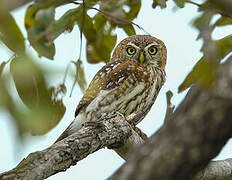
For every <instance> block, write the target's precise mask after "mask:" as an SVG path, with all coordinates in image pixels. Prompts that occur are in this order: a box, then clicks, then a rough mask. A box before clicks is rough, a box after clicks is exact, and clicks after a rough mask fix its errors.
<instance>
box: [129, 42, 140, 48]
mask: <svg viewBox="0 0 232 180" xmlns="http://www.w3.org/2000/svg"><path fill="white" fill-rule="evenodd" d="M128 45H129V46H133V47H134V48H135V49H139V47H138V46H136V45H135V44H133V43H132V42H129V43H128V44H127V46H128Z"/></svg>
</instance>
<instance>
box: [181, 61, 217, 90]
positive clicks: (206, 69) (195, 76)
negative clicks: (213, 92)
mask: <svg viewBox="0 0 232 180" xmlns="http://www.w3.org/2000/svg"><path fill="white" fill-rule="evenodd" d="M217 70H218V64H217V63H216V62H214V61H210V60H206V59H204V57H203V58H201V59H200V60H199V61H198V62H197V64H196V65H195V66H194V68H193V70H192V71H191V72H190V73H189V74H188V76H187V77H186V78H185V80H184V82H182V83H181V85H180V86H179V88H178V93H180V92H182V91H184V90H186V89H187V88H189V87H190V86H191V85H192V84H194V83H198V84H199V85H200V86H201V87H202V88H204V89H209V88H211V86H212V84H213V82H214V80H215V79H216V77H217Z"/></svg>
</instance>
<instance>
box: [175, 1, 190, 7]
mask: <svg viewBox="0 0 232 180" xmlns="http://www.w3.org/2000/svg"><path fill="white" fill-rule="evenodd" d="M186 1H187V0H174V2H175V3H176V5H177V6H178V7H179V8H183V7H184V5H185V3H186Z"/></svg>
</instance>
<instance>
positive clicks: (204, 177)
mask: <svg viewBox="0 0 232 180" xmlns="http://www.w3.org/2000/svg"><path fill="white" fill-rule="evenodd" d="M231 177H232V159H226V160H221V161H212V162H210V163H209V165H208V166H207V167H206V168H205V169H204V170H202V171H200V172H199V173H198V174H197V176H196V177H195V178H193V180H212V179H215V180H231Z"/></svg>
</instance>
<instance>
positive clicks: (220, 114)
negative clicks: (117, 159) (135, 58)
mask: <svg viewBox="0 0 232 180" xmlns="http://www.w3.org/2000/svg"><path fill="white" fill-rule="evenodd" d="M231 111H232V57H230V59H229V60H228V61H227V62H226V63H225V64H223V65H220V68H219V77H218V80H217V81H216V83H215V84H214V86H213V88H212V90H211V91H206V90H205V91H204V90H201V89H200V88H198V87H196V86H195V87H192V88H191V89H190V91H189V92H188V94H187V96H186V98H185V99H184V101H183V102H182V103H181V104H180V105H179V107H178V108H177V110H176V111H175V112H174V114H173V115H172V116H171V117H170V119H169V120H168V122H167V124H166V125H165V126H163V127H161V128H160V129H159V130H158V132H156V133H155V134H154V135H153V136H152V137H151V138H150V139H148V141H146V142H145V144H144V145H143V146H141V147H139V148H138V149H137V151H136V152H134V153H132V154H131V155H130V157H129V160H128V161H127V162H126V163H125V164H124V165H123V166H122V167H121V168H120V169H119V170H118V171H117V172H116V173H115V174H114V175H113V176H112V177H111V178H110V179H111V180H118V179H120V180H127V179H133V180H136V179H138V180H139V179H143V180H147V179H162V180H173V179H178V180H186V179H191V178H192V177H193V176H194V175H195V174H196V173H197V172H198V171H199V170H201V169H203V168H205V167H206V166H207V164H208V163H209V161H210V160H211V159H212V158H214V157H215V156H216V155H217V154H218V153H219V152H220V150H221V148H222V147H223V146H224V145H225V143H226V142H227V140H228V139H229V138H230V137H232V123H231V122H232V113H231ZM230 171H231V169H230Z"/></svg>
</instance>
